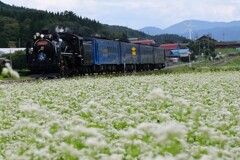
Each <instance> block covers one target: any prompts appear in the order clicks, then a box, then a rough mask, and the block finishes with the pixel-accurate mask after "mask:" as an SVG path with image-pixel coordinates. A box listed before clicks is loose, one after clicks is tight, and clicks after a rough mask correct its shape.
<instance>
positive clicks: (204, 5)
mask: <svg viewBox="0 0 240 160" xmlns="http://www.w3.org/2000/svg"><path fill="white" fill-rule="evenodd" d="M0 1H2V2H4V3H7V4H10V5H12V4H14V5H15V6H24V7H27V8H33V9H42V10H47V11H53V12H57V11H59V12H62V11H65V10H68V11H73V12H74V13H76V14H77V15H79V16H82V17H88V18H90V19H95V20H97V21H99V22H100V23H104V24H109V25H121V26H126V27H129V28H132V29H140V28H143V27H146V26H154V27H158V28H161V29H164V28H166V27H169V26H171V25H173V24H175V23H179V22H181V21H183V20H193V19H194V20H206V21H217V22H219V21H223V22H230V21H236V20H240V0H0Z"/></svg>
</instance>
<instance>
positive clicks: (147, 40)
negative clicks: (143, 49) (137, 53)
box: [131, 39, 156, 46]
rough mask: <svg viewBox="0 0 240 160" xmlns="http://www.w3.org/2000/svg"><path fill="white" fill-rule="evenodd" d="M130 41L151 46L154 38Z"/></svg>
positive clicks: (153, 43)
mask: <svg viewBox="0 0 240 160" xmlns="http://www.w3.org/2000/svg"><path fill="white" fill-rule="evenodd" d="M131 43H132V44H142V45H149V46H152V45H155V44H156V42H155V40H152V39H146V40H134V41H131Z"/></svg>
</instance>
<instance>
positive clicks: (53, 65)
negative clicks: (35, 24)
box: [27, 33, 165, 76]
mask: <svg viewBox="0 0 240 160" xmlns="http://www.w3.org/2000/svg"><path fill="white" fill-rule="evenodd" d="M27 61H28V65H29V69H30V71H31V72H32V73H35V74H47V73H58V74H59V75H60V76H67V75H73V74H83V75H84V74H86V73H88V74H93V73H111V72H125V71H127V72H131V71H142V70H154V69H161V68H164V67H165V52H164V49H162V48H159V47H154V46H147V45H140V44H131V43H125V42H119V41H113V40H106V39H99V38H83V37H81V36H78V35H75V34H71V33H54V34H47V33H45V34H38V33H37V34H36V35H34V42H33V49H32V52H27Z"/></svg>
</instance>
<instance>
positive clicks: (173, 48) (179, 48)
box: [160, 43, 191, 62]
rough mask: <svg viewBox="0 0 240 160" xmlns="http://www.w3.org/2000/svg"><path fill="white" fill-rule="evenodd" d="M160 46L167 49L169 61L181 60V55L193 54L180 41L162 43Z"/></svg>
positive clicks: (166, 53)
mask: <svg viewBox="0 0 240 160" xmlns="http://www.w3.org/2000/svg"><path fill="white" fill-rule="evenodd" d="M160 48H164V49H165V55H166V60H167V61H169V62H179V61H180V58H181V57H186V56H189V54H191V53H190V51H189V49H188V48H187V47H186V46H183V45H181V44H179V43H173V44H161V45H160Z"/></svg>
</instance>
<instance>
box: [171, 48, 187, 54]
mask: <svg viewBox="0 0 240 160" xmlns="http://www.w3.org/2000/svg"><path fill="white" fill-rule="evenodd" d="M171 52H172V54H173V55H175V56H180V55H181V54H189V49H176V50H171Z"/></svg>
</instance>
